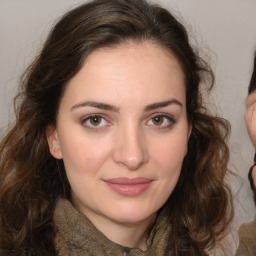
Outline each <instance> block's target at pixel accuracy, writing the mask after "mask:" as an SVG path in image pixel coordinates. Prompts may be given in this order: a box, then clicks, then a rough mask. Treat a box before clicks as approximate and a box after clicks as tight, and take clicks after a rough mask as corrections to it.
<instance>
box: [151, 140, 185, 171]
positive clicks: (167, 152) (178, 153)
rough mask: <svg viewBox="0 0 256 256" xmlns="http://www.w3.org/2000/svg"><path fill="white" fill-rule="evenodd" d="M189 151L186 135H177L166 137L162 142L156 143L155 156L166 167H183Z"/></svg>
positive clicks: (172, 168)
mask: <svg viewBox="0 0 256 256" xmlns="http://www.w3.org/2000/svg"><path fill="white" fill-rule="evenodd" d="M186 152H187V139H186V136H184V135H182V136H176V137H171V138H169V139H165V140H164V141H163V142H162V143H155V147H154V153H153V155H154V158H155V160H156V161H157V162H158V164H159V165H160V166H163V167H164V169H169V170H170V169H171V170H174V169H177V168H181V165H182V162H183V159H184V157H185V155H186Z"/></svg>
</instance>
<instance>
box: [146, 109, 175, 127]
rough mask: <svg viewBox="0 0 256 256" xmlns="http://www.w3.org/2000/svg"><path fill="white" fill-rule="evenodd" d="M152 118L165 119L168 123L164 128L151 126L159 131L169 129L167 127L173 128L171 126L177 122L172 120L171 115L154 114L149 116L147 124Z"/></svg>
mask: <svg viewBox="0 0 256 256" xmlns="http://www.w3.org/2000/svg"><path fill="white" fill-rule="evenodd" d="M154 117H163V118H166V119H167V120H168V121H169V125H165V126H161V125H159V126H157V125H152V126H155V127H156V128H159V129H161V128H162V129H164V128H169V127H171V126H173V125H174V124H175V123H176V122H177V120H176V118H174V117H173V115H171V114H166V113H155V114H153V115H151V116H150V117H149V118H148V121H147V123H148V122H149V121H151V120H152V119H153V118H154ZM150 126H151V125H150Z"/></svg>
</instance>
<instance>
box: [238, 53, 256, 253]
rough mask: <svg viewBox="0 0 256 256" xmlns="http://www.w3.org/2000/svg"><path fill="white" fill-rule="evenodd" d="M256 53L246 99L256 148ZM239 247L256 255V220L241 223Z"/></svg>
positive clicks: (255, 176)
mask: <svg viewBox="0 0 256 256" xmlns="http://www.w3.org/2000/svg"><path fill="white" fill-rule="evenodd" d="M255 108H256V53H255V54H254V67H253V72H252V77H251V81H250V85H249V96H248V97H247V99H246V113H245V122H246V126H247V129H248V133H249V136H250V138H251V141H252V144H253V146H254V148H256V130H255V128H256V116H255V115H256V111H255ZM255 165H256V155H255V156H254V164H253V166H252V167H251V169H250V171H249V175H248V178H249V181H250V185H251V189H252V191H253V196H254V202H255V204H256V167H255ZM239 240H240V241H239V247H238V249H237V254H236V255H237V256H239V255H243V256H247V255H248V256H249V255H251V256H254V255H256V221H255V220H254V221H252V222H250V223H246V224H243V225H241V227H240V228H239Z"/></svg>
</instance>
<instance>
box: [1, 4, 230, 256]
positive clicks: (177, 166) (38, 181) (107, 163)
mask: <svg viewBox="0 0 256 256" xmlns="http://www.w3.org/2000/svg"><path fill="white" fill-rule="evenodd" d="M207 79H208V80H207ZM203 81H205V82H206V81H208V82H209V89H211V87H212V85H213V75H212V72H211V70H210V69H209V68H208V66H207V65H206V63H205V62H204V61H203V60H202V59H200V58H199V56H198V55H197V53H196V51H195V50H194V49H193V48H192V46H191V45H190V44H189V40H188V35H187V32H186V30H185V28H184V27H183V26H182V25H181V24H180V23H179V22H178V21H177V20H176V19H175V18H174V17H173V16H172V15H171V14H170V13H169V12H168V11H167V10H165V9H163V8H161V7H158V6H154V5H150V4H149V3H147V2H145V1H143V0H139V1H138V0H95V1H92V2H89V3H86V4H83V5H81V6H79V7H77V8H76V9H74V10H71V11H70V12H68V13H67V14H65V15H64V16H63V17H62V18H61V19H60V21H59V22H58V23H57V24H56V25H55V27H54V28H53V30H52V31H51V33H50V35H49V37H48V39H47V41H46V43H45V44H44V47H43V49H42V51H41V52H40V54H39V56H38V57H37V58H36V60H35V61H34V62H33V64H32V65H31V66H30V67H29V68H28V70H27V72H26V73H25V75H24V78H23V80H22V84H21V92H20V94H19V95H18V96H17V98H16V102H15V103H16V105H15V106H16V114H17V117H16V123H15V126H14V127H13V128H12V129H11V130H10V131H9V133H8V134H7V135H6V136H5V138H4V139H3V140H2V142H1V147H0V155H1V160H0V162H1V166H0V175H1V177H0V180H1V183H0V232H1V233H0V248H1V249H0V255H44V256H45V255H97V256H98V255H179V256H180V255H186V256H187V255H196V256H198V255H208V254H209V252H210V251H211V250H212V249H213V248H214V247H215V246H216V245H217V244H218V243H219V241H220V240H221V239H222V238H223V236H225V235H226V232H227V231H228V228H229V223H230V221H231V218H232V205H230V199H231V195H230V189H229V187H228V186H227V184H226V182H225V176H226V174H227V161H228V153H229V152H228V148H227V145H226V143H225V138H226V137H227V136H228V134H229V124H228V122H227V121H225V120H224V119H222V118H218V117H215V116H211V115H210V114H209V113H208V111H207V110H206V108H205V106H204V105H203V104H202V99H201V94H200V91H201V89H200V87H201V82H203Z"/></svg>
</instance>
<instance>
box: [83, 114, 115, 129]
mask: <svg viewBox="0 0 256 256" xmlns="http://www.w3.org/2000/svg"><path fill="white" fill-rule="evenodd" d="M94 117H95V118H100V119H101V120H100V124H99V125H92V124H86V122H87V121H90V119H92V118H94ZM102 120H104V122H106V126H108V125H109V124H111V123H110V122H109V121H108V120H107V118H106V117H105V116H104V115H102V114H91V115H88V116H86V117H84V118H83V119H82V120H81V124H82V125H83V126H85V127H86V128H88V129H90V130H98V129H103V128H104V127H105V125H103V127H102V125H101V122H102Z"/></svg>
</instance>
